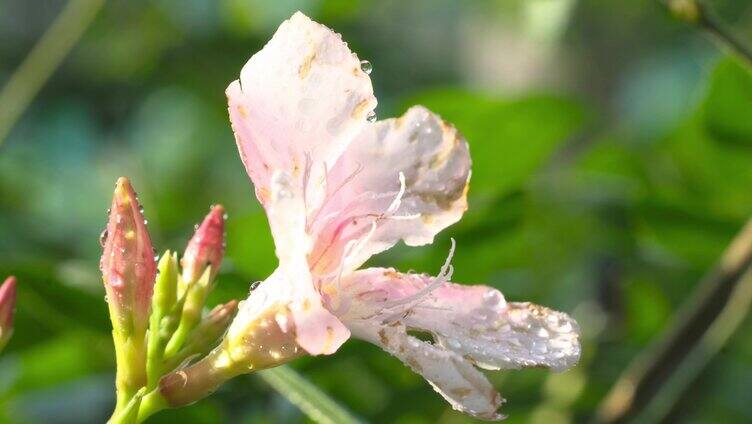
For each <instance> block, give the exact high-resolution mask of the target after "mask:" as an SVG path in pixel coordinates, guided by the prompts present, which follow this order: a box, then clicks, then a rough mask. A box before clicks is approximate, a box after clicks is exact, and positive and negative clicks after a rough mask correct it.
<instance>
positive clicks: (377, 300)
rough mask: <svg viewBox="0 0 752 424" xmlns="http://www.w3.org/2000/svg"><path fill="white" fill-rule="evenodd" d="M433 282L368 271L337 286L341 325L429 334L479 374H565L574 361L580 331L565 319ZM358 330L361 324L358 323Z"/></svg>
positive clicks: (488, 293) (485, 292)
mask: <svg viewBox="0 0 752 424" xmlns="http://www.w3.org/2000/svg"><path fill="white" fill-rule="evenodd" d="M434 281H435V279H434V278H433V277H430V276H427V275H418V274H401V273H398V272H396V271H394V270H393V269H383V268H370V269H366V270H362V271H358V272H356V273H354V274H352V275H351V276H350V277H348V278H346V279H345V280H344V281H343V282H342V284H341V286H342V290H343V292H345V293H347V297H348V299H349V303H350V308H349V310H348V312H347V313H346V314H344V315H343V316H342V317H341V319H342V320H343V321H344V322H345V324H346V325H348V327H350V326H351V323H352V322H363V321H366V322H370V323H372V325H381V324H384V323H397V322H398V323H400V324H402V325H405V326H407V327H408V328H410V329H415V330H420V331H425V332H430V333H431V334H432V335H433V338H434V341H435V343H436V345H437V346H440V347H442V348H444V349H446V350H449V351H452V352H455V353H457V354H458V355H460V356H462V357H464V358H467V359H469V360H471V361H472V362H473V363H474V364H475V365H477V366H479V367H481V368H486V369H516V368H523V367H546V368H552V369H554V370H556V371H562V370H565V369H567V368H569V367H571V366H573V365H575V364H576V363H577V361H578V360H579V357H580V342H579V334H578V332H579V328H578V326H577V323H576V322H575V321H574V320H573V319H572V318H570V317H569V316H567V315H566V314H564V313H561V312H556V311H552V310H550V309H548V308H545V307H542V306H538V305H534V304H531V303H507V302H506V301H505V300H504V297H503V296H502V294H501V293H500V292H499V291H498V290H496V289H494V288H491V287H486V286H464V285H459V284H452V283H441V282H439V283H440V285H439V286H438V287H435V288H433V286H431V284H432V283H433V282H434ZM361 325H362V324H361Z"/></svg>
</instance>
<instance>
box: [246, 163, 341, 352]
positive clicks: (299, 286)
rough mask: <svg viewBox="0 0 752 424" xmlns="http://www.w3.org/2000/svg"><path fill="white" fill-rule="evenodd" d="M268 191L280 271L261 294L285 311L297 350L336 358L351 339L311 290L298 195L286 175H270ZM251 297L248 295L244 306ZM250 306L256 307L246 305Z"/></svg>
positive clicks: (307, 244)
mask: <svg viewBox="0 0 752 424" xmlns="http://www.w3.org/2000/svg"><path fill="white" fill-rule="evenodd" d="M270 188H271V193H270V196H269V200H268V202H267V205H266V209H267V215H268V218H269V225H270V227H271V231H272V235H273V237H274V244H275V248H276V253H277V257H278V258H279V268H278V269H277V271H275V272H274V274H273V275H272V276H271V277H269V279H268V280H267V281H269V280H272V281H276V283H275V284H274V285H273V288H270V289H268V290H267V289H264V290H263V291H262V293H268V294H269V295H270V297H269V299H274V300H275V302H278V303H279V304H281V305H284V306H285V307H286V308H287V309H288V310H289V313H290V315H291V318H292V320H293V323H294V325H295V340H296V342H297V343H298V344H299V345H300V347H302V348H303V349H305V350H306V351H307V352H308V353H310V354H311V355H318V354H331V353H334V352H336V351H337V349H338V348H339V347H340V346H341V345H342V343H344V342H345V341H346V340H347V339H348V338H349V337H350V332H349V330H348V329H347V327H345V326H344V325H343V324H342V323H341V322H340V321H339V319H337V317H335V316H334V315H332V313H331V312H329V311H328V310H327V309H325V308H324V306H323V304H322V300H321V295H320V294H319V292H318V290H317V288H316V286H314V282H313V277H312V276H311V272H310V270H309V268H308V263H307V261H306V256H307V253H308V251H309V250H310V236H309V235H308V234H307V233H306V231H305V222H306V215H305V204H304V203H303V197H302V193H301V191H300V188H299V187H297V186H296V185H295V183H294V181H293V179H292V178H291V177H290V175H289V174H287V173H286V172H282V171H276V172H275V173H274V175H273V176H272V178H271V182H270ZM265 283H266V285H264V284H262V285H264V287H267V286H268V285H269V283H268V282H265ZM253 298H254V297H253V293H252V294H251V296H250V297H249V299H248V301H249V302H250V301H251V299H253ZM265 301H269V300H268V299H267V300H265ZM251 305H255V304H254V303H249V304H248V306H251ZM261 309H263V308H260V307H256V306H254V307H253V308H251V310H252V311H257V310H261ZM255 313H257V312H248V309H247V308H241V314H248V315H249V316H253V315H254V314H255ZM239 315H240V314H239ZM247 318H248V317H246V318H243V319H247ZM254 319H255V318H254Z"/></svg>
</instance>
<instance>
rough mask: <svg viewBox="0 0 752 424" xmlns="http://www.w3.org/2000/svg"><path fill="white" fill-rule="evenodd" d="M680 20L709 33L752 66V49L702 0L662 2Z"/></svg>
mask: <svg viewBox="0 0 752 424" xmlns="http://www.w3.org/2000/svg"><path fill="white" fill-rule="evenodd" d="M660 3H661V4H662V5H663V6H665V7H666V8H667V9H668V11H669V12H671V14H672V15H673V16H674V17H676V18H677V19H679V20H682V21H684V22H687V23H689V24H692V25H695V26H697V27H698V28H701V29H703V30H705V31H707V32H708V33H709V34H711V35H712V36H713V38H715V39H716V41H718V43H719V44H721V46H723V47H724V48H725V49H727V50H729V51H731V52H732V53H734V54H736V55H737V56H739V57H740V58H741V59H742V60H744V61H745V62H746V63H747V64H748V65H749V66H752V49H750V47H749V46H747V45H746V44H745V43H744V42H742V41H741V40H740V39H739V37H738V36H737V35H736V34H735V33H734V32H733V31H732V30H731V29H730V28H729V27H728V26H727V25H726V23H725V22H723V21H722V20H721V19H720V18H719V17H718V16H717V15H716V14H715V13H713V11H712V10H710V8H709V7H708V6H707V5H706V4H705V3H704V2H702V1H700V0H662V1H661V2H660Z"/></svg>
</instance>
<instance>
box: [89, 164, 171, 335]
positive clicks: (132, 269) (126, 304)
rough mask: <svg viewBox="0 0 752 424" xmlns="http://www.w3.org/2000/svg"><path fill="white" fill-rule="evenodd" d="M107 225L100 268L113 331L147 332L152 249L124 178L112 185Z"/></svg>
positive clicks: (136, 200)
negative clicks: (113, 187) (113, 191)
mask: <svg viewBox="0 0 752 424" xmlns="http://www.w3.org/2000/svg"><path fill="white" fill-rule="evenodd" d="M109 214H110V217H109V222H108V223H107V228H106V229H105V230H104V232H103V233H102V242H103V247H104V252H103V254H102V259H101V261H100V269H101V271H102V278H103V280H104V286H105V290H106V292H107V299H108V300H107V301H108V303H109V307H110V318H111V319H112V325H113V329H114V330H115V331H119V332H123V333H124V334H129V333H132V332H136V333H137V334H138V333H141V332H145V331H146V326H147V323H148V320H149V310H150V308H151V297H152V291H153V289H154V278H155V276H156V269H157V267H156V263H155V262H154V249H153V248H152V244H151V239H150V238H149V233H148V231H147V229H146V221H145V220H144V216H143V215H142V208H141V206H140V205H139V203H138V198H137V197H136V193H135V192H134V191H133V187H131V184H130V182H129V181H128V179H127V178H124V177H121V178H120V179H118V181H117V183H116V184H115V193H114V195H113V198H112V207H111V208H110V212H109Z"/></svg>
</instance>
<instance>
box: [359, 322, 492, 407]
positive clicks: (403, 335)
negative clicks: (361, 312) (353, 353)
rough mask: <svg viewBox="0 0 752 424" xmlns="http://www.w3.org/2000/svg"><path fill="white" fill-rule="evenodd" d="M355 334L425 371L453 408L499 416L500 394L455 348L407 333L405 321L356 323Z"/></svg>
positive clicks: (413, 367)
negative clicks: (377, 324)
mask: <svg viewBox="0 0 752 424" xmlns="http://www.w3.org/2000/svg"><path fill="white" fill-rule="evenodd" d="M352 330H353V334H355V335H356V336H358V337H359V338H362V339H365V340H368V341H370V342H372V343H374V344H376V345H378V346H380V347H381V348H382V349H384V350H386V351H387V352H389V353H391V354H392V355H394V356H396V357H397V358H399V359H400V360H401V361H402V362H404V363H405V364H406V365H408V366H409V367H410V368H411V369H412V370H413V371H415V372H416V373H418V374H420V375H422V376H423V377H424V378H425V379H426V380H428V382H429V383H431V385H432V386H433V388H434V390H436V391H437V392H438V393H439V394H441V395H442V396H443V397H444V398H445V399H446V400H447V401H448V402H449V403H450V404H451V405H452V408H454V409H456V410H458V411H461V412H464V413H466V414H469V415H472V416H474V417H476V418H480V419H484V420H500V419H503V418H504V416H503V415H501V414H499V413H498V412H497V410H498V409H499V407H500V406H501V404H502V403H503V402H504V399H502V397H501V395H499V393H498V392H496V390H495V389H494V388H493V386H492V385H491V383H489V382H488V380H487V379H486V377H485V376H484V375H483V373H481V372H480V371H478V370H477V369H476V368H475V367H474V366H473V364H472V363H471V362H470V361H468V360H466V359H464V358H463V357H462V356H460V355H458V354H457V353H455V352H452V351H449V350H446V349H444V348H443V347H441V346H438V345H432V344H431V343H427V342H424V341H421V340H419V339H417V338H415V337H413V336H410V335H408V334H407V329H406V328H405V326H404V325H401V324H398V325H384V326H380V327H374V326H368V325H361V326H359V325H355V326H354V327H353V328H352Z"/></svg>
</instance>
